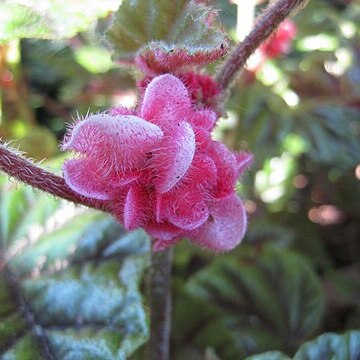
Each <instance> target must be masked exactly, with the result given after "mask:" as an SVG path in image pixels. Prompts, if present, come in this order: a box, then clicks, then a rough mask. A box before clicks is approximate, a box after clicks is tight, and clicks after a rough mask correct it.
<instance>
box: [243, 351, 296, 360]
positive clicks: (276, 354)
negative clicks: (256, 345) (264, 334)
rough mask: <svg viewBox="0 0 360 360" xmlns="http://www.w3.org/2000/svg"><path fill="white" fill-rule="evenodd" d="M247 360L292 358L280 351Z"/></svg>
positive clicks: (287, 359) (269, 352)
mask: <svg viewBox="0 0 360 360" xmlns="http://www.w3.org/2000/svg"><path fill="white" fill-rule="evenodd" d="M246 360H290V358H289V357H288V356H286V355H285V354H283V353H281V352H279V351H268V352H266V353H263V354H258V355H253V356H250V357H248V358H246Z"/></svg>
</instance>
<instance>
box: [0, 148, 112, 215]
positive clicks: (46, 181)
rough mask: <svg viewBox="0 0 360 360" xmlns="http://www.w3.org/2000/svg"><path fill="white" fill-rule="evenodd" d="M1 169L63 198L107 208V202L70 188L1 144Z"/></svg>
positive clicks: (55, 176) (26, 182)
mask: <svg viewBox="0 0 360 360" xmlns="http://www.w3.org/2000/svg"><path fill="white" fill-rule="evenodd" d="M0 170H1V171H3V172H5V173H6V174H8V175H10V176H12V177H14V178H15V179H17V180H19V181H21V182H24V183H25V184H28V185H31V186H33V187H35V188H37V189H40V190H42V191H45V192H47V193H49V194H51V195H55V196H57V197H60V198H62V199H65V200H68V201H71V202H74V203H76V204H81V205H85V206H88V207H91V208H94V209H98V210H103V211H106V210H107V203H106V202H105V201H99V200H95V199H89V198H87V197H84V196H81V195H79V194H78V193H76V192H74V191H73V190H71V189H70V188H69V186H68V185H67V184H66V183H65V180H64V179H63V178H62V177H60V176H57V175H55V174H53V173H51V172H48V171H46V170H44V169H42V168H40V167H38V166H36V165H34V164H33V163H32V162H30V161H29V160H27V159H25V158H23V157H22V156H20V155H18V154H17V153H16V152H14V151H13V150H10V149H8V148H7V147H6V146H5V145H3V144H0Z"/></svg>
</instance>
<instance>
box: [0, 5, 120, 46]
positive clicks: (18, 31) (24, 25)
mask: <svg viewBox="0 0 360 360" xmlns="http://www.w3.org/2000/svg"><path fill="white" fill-rule="evenodd" d="M117 2H118V1H113V2H111V1H110V2H102V1H97V2H92V3H89V1H88V0H77V1H76V4H75V3H72V4H70V3H67V2H64V1H61V0H36V1H32V2H28V4H26V5H24V4H23V2H22V1H20V0H5V1H2V3H1V4H0V14H1V21H0V44H1V43H5V42H8V41H10V40H13V39H18V38H40V39H60V38H68V37H72V36H74V35H75V34H76V33H77V32H79V31H84V30H86V29H87V28H88V26H89V25H90V24H91V23H92V22H93V21H95V20H96V19H97V18H98V17H102V16H105V15H106V14H107V13H108V12H109V11H110V10H112V9H113V8H114V5H115V4H116V3H117Z"/></svg>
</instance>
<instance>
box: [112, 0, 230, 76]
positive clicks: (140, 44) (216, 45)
mask: <svg viewBox="0 0 360 360" xmlns="http://www.w3.org/2000/svg"><path fill="white" fill-rule="evenodd" d="M139 14H141V16H139ZM212 14H213V10H212V9H211V8H209V7H207V6H204V5H202V4H199V3H197V2H195V1H189V0H176V1H171V2H169V1H168V0H152V1H148V0H133V1H125V2H124V3H123V4H122V5H121V6H120V8H119V9H118V11H117V12H116V13H115V15H114V18H113V22H112V25H111V26H110V28H109V30H108V33H107V37H108V41H109V42H110V44H111V45H112V47H113V50H114V58H115V60H119V61H125V62H129V61H134V59H135V56H136V54H137V53H139V54H140V57H141V63H142V64H143V66H148V67H150V68H152V69H153V70H154V71H156V72H159V71H161V70H165V69H166V68H168V69H169V68H171V69H172V68H173V66H174V63H175V62H176V63H177V64H178V65H179V62H180V63H182V62H183V61H185V62H187V64H188V62H191V61H194V62H195V63H197V64H204V63H208V62H211V61H214V60H215V59H217V58H218V57H220V56H222V55H223V54H224V53H225V51H226V49H225V47H226V46H227V41H226V39H225V36H224V34H223V33H222V32H221V31H220V30H218V29H217V28H215V27H212V26H209V25H207V24H208V23H209V21H210V20H209V16H211V15H212ZM161 63H163V65H161ZM181 65H183V63H182V64H181ZM181 65H180V66H181Z"/></svg>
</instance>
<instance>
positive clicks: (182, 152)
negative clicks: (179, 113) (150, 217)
mask: <svg viewBox="0 0 360 360" xmlns="http://www.w3.org/2000/svg"><path fill="white" fill-rule="evenodd" d="M194 154H195V134H194V131H193V129H192V127H191V125H190V124H188V123H186V122H181V123H178V126H176V127H175V128H174V130H173V132H172V133H171V135H169V136H167V137H166V138H165V139H164V141H163V142H162V144H161V147H160V148H159V149H158V150H156V151H155V152H154V154H153V161H152V166H153V168H154V169H156V170H157V172H158V176H157V179H156V181H155V189H156V190H157V191H158V192H160V193H162V194H163V193H166V192H167V191H170V190H171V189H172V188H173V187H174V186H175V185H176V184H177V182H178V181H179V180H180V179H181V178H182V177H183V176H184V175H185V173H186V172H187V170H188V169H189V167H190V165H191V162H192V160H193V158H194Z"/></svg>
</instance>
